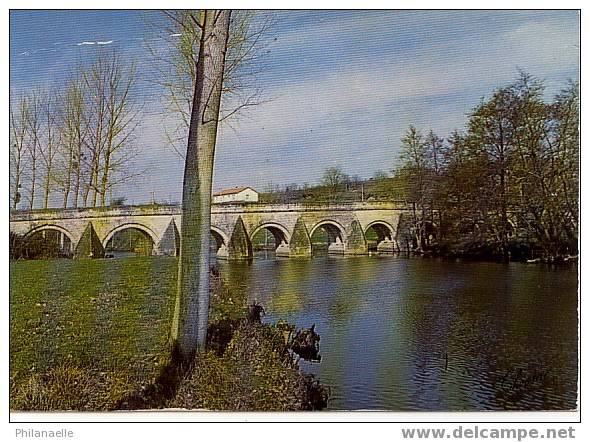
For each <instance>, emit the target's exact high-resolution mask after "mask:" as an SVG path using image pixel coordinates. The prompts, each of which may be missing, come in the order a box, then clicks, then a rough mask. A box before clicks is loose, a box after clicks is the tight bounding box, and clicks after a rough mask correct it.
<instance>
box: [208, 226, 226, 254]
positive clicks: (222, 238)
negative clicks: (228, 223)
mask: <svg viewBox="0 0 590 442" xmlns="http://www.w3.org/2000/svg"><path fill="white" fill-rule="evenodd" d="M211 235H213V238H214V239H215V244H216V250H217V251H219V249H220V248H221V247H223V246H226V247H227V245H228V244H229V238H228V237H227V235H226V234H225V232H224V231H223V230H221V229H220V228H219V227H215V226H211Z"/></svg>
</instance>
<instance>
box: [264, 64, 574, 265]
mask: <svg viewBox="0 0 590 442" xmlns="http://www.w3.org/2000/svg"><path fill="white" fill-rule="evenodd" d="M544 92H545V86H544V84H543V82H542V81H541V80H538V79H536V78H534V77H532V76H531V75H529V74H527V73H524V72H522V73H520V75H519V76H518V78H517V79H516V80H515V81H513V82H512V83H510V84H508V85H506V86H503V87H500V88H498V89H496V90H495V91H493V93H492V94H491V96H490V97H489V98H487V99H482V100H481V101H480V103H478V105H477V106H475V107H474V108H473V109H472V111H471V112H470V114H469V115H468V121H467V124H466V126H465V128H464V130H462V131H459V130H455V131H454V132H453V133H452V134H450V135H449V136H447V137H446V138H443V137H440V136H438V135H437V134H436V133H435V132H434V131H432V130H429V131H427V132H423V131H422V130H420V129H419V128H417V127H415V126H413V125H411V126H410V127H409V128H408V129H407V131H406V132H405V134H404V136H403V138H402V139H401V149H400V155H399V157H398V158H397V166H396V167H395V168H394V169H393V170H392V174H391V175H389V174H387V173H385V172H383V171H377V172H376V173H375V175H374V176H373V177H372V178H369V179H362V178H359V177H357V176H353V177H351V176H349V175H347V174H346V173H344V172H343V171H342V169H340V168H338V167H330V168H327V169H326V170H325V172H324V174H323V176H322V178H321V180H320V182H319V185H315V186H309V185H303V186H298V185H289V186H285V187H284V188H279V187H277V186H271V187H270V188H269V189H267V191H266V192H265V193H263V194H262V195H261V200H262V201H268V202H312V203H316V202H336V201H347V202H360V201H367V200H368V201H371V200H397V201H406V202H407V203H408V204H409V206H410V207H411V208H412V215H411V219H410V220H408V226H409V227H408V228H409V229H410V230H411V235H412V237H413V248H414V250H415V251H418V252H435V253H440V254H451V255H453V254H457V255H480V256H488V257H497V258H508V257H513V258H521V259H522V258H528V259H530V258H534V257H538V258H546V259H553V258H556V257H564V256H568V255H570V254H577V252H578V229H579V226H578V218H579V171H580V164H579V155H580V151H579V145H580V144H579V143H580V140H579V122H580V120H579V86H578V84H577V83H575V82H568V84H567V85H566V86H565V87H564V88H563V90H562V91H561V92H559V93H558V94H557V95H556V96H555V97H553V99H552V100H551V101H550V102H546V101H545V100H544ZM434 232H436V233H435V234H434Z"/></svg>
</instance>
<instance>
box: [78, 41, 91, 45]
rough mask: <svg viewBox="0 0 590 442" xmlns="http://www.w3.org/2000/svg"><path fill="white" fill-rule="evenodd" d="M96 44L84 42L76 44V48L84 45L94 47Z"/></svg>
mask: <svg viewBox="0 0 590 442" xmlns="http://www.w3.org/2000/svg"><path fill="white" fill-rule="evenodd" d="M93 44H95V42H93V41H83V42H81V43H76V46H84V45H93Z"/></svg>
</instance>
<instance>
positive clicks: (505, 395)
mask: <svg viewBox="0 0 590 442" xmlns="http://www.w3.org/2000/svg"><path fill="white" fill-rule="evenodd" d="M218 265H219V267H220V270H221V275H222V277H223V278H224V279H225V280H226V282H227V284H229V285H230V286H232V287H234V288H236V289H239V290H242V291H245V292H246V293H247V294H248V297H249V300H250V301H254V300H256V301H258V302H259V303H261V304H262V305H263V306H264V308H265V310H266V316H265V317H264V320H265V321H267V322H271V323H272V322H276V321H277V320H279V319H284V320H287V321H289V322H291V323H294V324H296V325H297V326H298V327H310V326H311V325H312V324H315V329H316V331H317V332H318V333H319V334H320V335H321V341H320V350H321V355H322V359H321V362H320V363H309V362H304V361H302V362H301V367H302V369H303V370H305V371H307V372H310V373H313V374H314V375H316V376H317V378H319V380H320V381H321V382H322V383H323V384H325V385H327V386H329V387H330V390H331V395H330V400H329V403H328V407H329V408H330V409H339V410H341V409H345V410H360V409H371V410H375V409H381V410H393V411H400V410H429V411H434V410H506V409H509V410H514V409H516V410H538V409H545V410H557V409H572V408H575V407H576V400H577V393H576V391H577V377H578V369H577V366H578V364H577V358H578V350H577V348H578V341H577V330H578V313H577V270H576V268H556V267H550V266H544V265H527V264H520V263H510V264H498V263H483V262H478V263H474V262H448V261H442V260H437V259H423V258H407V257H402V256H362V257H338V256H319V257H314V258H313V259H310V260H295V259H275V258H274V257H272V256H271V259H260V257H259V258H258V259H254V260H252V261H251V262H225V261H220V262H218ZM176 269H177V260H176V258H172V257H143V258H141V257H136V258H133V257H128V258H121V259H101V260H51V261H18V262H13V263H11V270H10V275H11V289H10V290H11V306H12V314H13V315H16V316H15V318H17V316H18V317H19V318H20V320H19V321H17V320H16V319H15V320H14V321H13V322H11V327H13V326H14V327H15V329H14V330H13V332H14V333H15V334H17V333H18V334H20V333H32V332H31V331H30V329H29V328H26V327H28V326H26V327H25V326H24V325H23V327H25V328H24V329H23V330H21V329H20V328H18V327H17V326H19V324H21V323H24V322H26V323H27V324H28V323H29V322H31V321H32V323H39V324H42V323H44V322H43V321H45V320H46V319H47V318H45V316H39V315H42V312H43V310H42V308H41V307H39V306H44V305H45V303H47V306H48V307H46V309H48V313H47V314H50V313H51V312H52V311H55V315H56V318H55V319H54V321H58V322H59V324H60V325H61V327H63V330H62V331H58V330H54V329H48V330H47V333H49V335H47V336H46V338H47V339H48V337H51V339H54V340H56V342H57V340H58V339H65V338H64V337H67V336H70V335H73V336H77V335H78V334H80V333H82V331H80V330H79V327H81V326H82V325H84V324H86V323H85V322H84V323H81V324H82V325H79V324H78V322H72V321H76V320H77V319H79V318H78V317H79V316H80V315H78V314H77V313H75V312H74V311H72V308H74V307H73V306H75V309H82V310H83V312H82V313H84V312H85V313H84V315H85V316H84V315H81V316H80V317H81V318H87V319H85V320H84V321H90V325H88V324H86V326H88V327H90V326H92V324H94V325H93V327H94V328H92V329H89V330H87V331H86V332H84V333H82V334H83V335H84V336H86V341H83V342H82V341H81V342H82V343H81V344H80V345H83V346H84V348H87V349H88V351H90V352H91V353H92V354H94V353H95V352H99V353H100V351H101V350H99V349H100V348H102V347H101V345H103V344H104V345H107V347H108V342H109V341H111V340H112V341H113V343H115V342H116V343H117V344H113V345H115V346H117V345H123V344H122V343H126V342H127V341H129V342H127V343H128V347H129V346H130V348H135V347H137V348H144V347H145V346H146V343H145V342H143V341H142V340H143V339H144V338H140V337H141V336H148V335H150V333H146V331H150V330H151V328H154V330H155V328H157V329H158V330H159V331H157V330H156V331H154V332H153V333H152V334H153V335H154V336H156V335H157V336H159V335H160V334H161V335H162V336H163V338H165V335H166V332H167V330H168V327H169V324H168V322H167V321H168V315H169V313H168V311H169V308H170V305H171V304H172V302H169V300H173V298H169V300H167V298H168V297H169V296H174V291H175V288H174V287H175V283H176ZM86 299H89V300H90V301H86ZM94 299H96V300H97V301H96V302H98V301H101V302H100V303H99V304H100V305H98V304H96V302H95V303H94V304H93V303H92V300H94ZM103 301H104V302H103ZM107 301H108V302H107ZM130 303H131V304H130ZM95 304H96V305H95ZM128 304H129V305H128ZM125 305H128V308H131V307H132V308H131V310H128V312H130V313H129V314H130V315H131V316H130V318H135V319H130V318H127V319H125V321H126V322H125V323H124V324H122V323H121V321H122V320H123V319H122V317H121V314H122V312H123V311H127V310H121V309H123V307H124V306H125ZM51 306H53V310H50V307H51ZM43 308H45V307H43ZM117 309H119V310H117ZM103 310H104V311H103ZM111 310H112V311H111ZM68 312H69V313H68ZM93 312H95V313H93ZM140 312H143V313H141V314H142V315H148V316H149V317H140V316H138V315H140ZM52 314H53V313H52ZM68 315H70V316H68ZM93 315H98V316H97V317H96V318H94V316H93ZM37 316H39V317H37ZM29 317H30V318H29ZM27 318H28V319H27ZM60 318H61V319H60ZM93 318H94V319H93ZM100 318H102V319H100ZM49 319H51V317H50V318H49ZM35 321H37V322H35ZM60 321H61V322H60ZM45 322H46V321H45ZM158 324H159V325H158ZM123 325H125V327H123V328H122V329H121V327H122V326H123ZM146 326H148V327H151V328H149V329H144V328H142V327H146ZM88 327H87V328H88ZM119 329H121V330H125V332H124V335H121V336H119V335H120V334H121V333H119V332H118V330H119ZM60 333H61V334H60ZM142 333H143V334H142ZM94 335H95V336H94ZM128 335H129V336H128ZM44 336H45V335H44ZM93 336H94V337H93ZM99 336H102V338H101V339H102V341H101V340H99V339H98V338H97V337H99ZM150 336H151V335H150ZM17 337H18V336H14V335H13V340H14V345H13V342H11V358H13V359H14V360H13V359H11V364H12V366H13V368H16V369H20V368H21V366H22V367H24V369H25V370H28V368H29V366H28V365H27V364H29V365H30V364H31V363H32V362H30V363H27V362H26V361H28V360H29V359H31V360H35V359H38V358H36V356H35V354H37V353H38V352H41V353H43V352H44V351H45V352H46V350H47V349H46V348H45V347H44V345H47V342H49V341H47V339H39V337H38V335H34V333H33V334H32V335H29V336H28V337H27V338H26V339H24V340H22V339H20V340H18V339H16V338H17ZM159 340H160V338H157V339H156V341H158V342H159ZM21 341H22V342H21ZM156 341H154V342H152V343H151V344H149V345H150V346H152V345H155V343H157V342H156ZM150 342H151V341H150ZM29 347H30V349H29V350H26V351H25V350H24V349H27V348H29ZM95 347H96V348H95ZM35 348H36V349H37V350H35ZM60 348H61V347H60ZM56 349H58V348H57V347H56ZM56 349H54V350H55V351H57V350H56ZM143 351H144V350H142V352H143ZM95 356H96V355H95ZM121 357H122V356H121ZM23 358H24V359H23ZM27 358H29V359H27ZM21 359H22V361H21ZM99 359H100V358H99ZM23 361H24V362H23Z"/></svg>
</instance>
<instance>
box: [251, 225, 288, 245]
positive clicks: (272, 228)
mask: <svg viewBox="0 0 590 442" xmlns="http://www.w3.org/2000/svg"><path fill="white" fill-rule="evenodd" d="M262 229H266V230H268V231H269V232H270V233H271V234H272V236H273V237H274V239H275V246H276V247H279V246H280V245H281V244H289V241H290V240H291V235H290V234H289V230H287V228H286V227H285V226H282V225H280V224H278V223H263V224H261V225H259V226H258V227H256V228H255V229H254V231H253V232H252V234H251V235H250V241H253V240H254V237H255V236H256V234H257V233H258V232H260V231H261V230H262Z"/></svg>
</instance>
